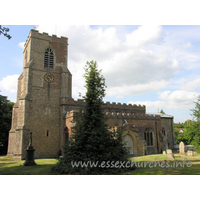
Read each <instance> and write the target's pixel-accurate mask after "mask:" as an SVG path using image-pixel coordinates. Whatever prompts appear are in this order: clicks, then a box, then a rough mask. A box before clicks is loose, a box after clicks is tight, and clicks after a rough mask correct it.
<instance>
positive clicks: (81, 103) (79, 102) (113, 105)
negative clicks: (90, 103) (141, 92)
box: [73, 99, 146, 112]
mask: <svg viewBox="0 0 200 200" xmlns="http://www.w3.org/2000/svg"><path fill="white" fill-rule="evenodd" d="M73 103H74V104H75V105H79V106H84V105H85V102H84V100H83V99H78V100H76V101H74V102H73ZM103 107H104V108H111V109H112V108H116V109H121V110H125V109H126V110H140V111H144V112H145V111H146V106H145V105H140V104H139V105H136V104H134V105H132V104H126V103H123V104H121V103H116V102H112V103H110V102H106V103H104V104H103Z"/></svg>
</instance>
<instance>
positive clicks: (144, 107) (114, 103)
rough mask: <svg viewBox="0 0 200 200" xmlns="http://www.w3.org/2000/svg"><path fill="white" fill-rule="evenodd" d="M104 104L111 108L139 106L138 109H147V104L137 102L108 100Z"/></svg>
mask: <svg viewBox="0 0 200 200" xmlns="http://www.w3.org/2000/svg"><path fill="white" fill-rule="evenodd" d="M104 105H106V107H111V108H116V107H118V108H122V109H128V108H132V109H133V108H137V109H141V110H145V109H146V106H145V105H140V104H139V105H136V104H133V105H132V104H126V103H123V104H121V103H116V102H112V103H110V102H106V103H104Z"/></svg>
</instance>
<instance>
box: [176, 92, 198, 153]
mask: <svg viewBox="0 0 200 200" xmlns="http://www.w3.org/2000/svg"><path fill="white" fill-rule="evenodd" d="M194 103H195V107H194V108H193V109H191V111H192V116H193V120H192V121H187V122H185V123H182V124H180V123H179V124H175V125H174V133H175V138H176V142H177V143H180V142H181V141H183V142H184V143H185V144H186V145H194V146H195V147H196V149H197V150H200V96H199V97H198V98H197V101H196V102H194ZM180 128H183V132H182V133H181V132H180Z"/></svg>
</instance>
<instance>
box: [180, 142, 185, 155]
mask: <svg viewBox="0 0 200 200" xmlns="http://www.w3.org/2000/svg"><path fill="white" fill-rule="evenodd" d="M179 153H180V154H185V145H184V143H183V142H181V143H180V144H179Z"/></svg>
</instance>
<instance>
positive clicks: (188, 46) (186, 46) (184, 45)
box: [182, 42, 192, 48]
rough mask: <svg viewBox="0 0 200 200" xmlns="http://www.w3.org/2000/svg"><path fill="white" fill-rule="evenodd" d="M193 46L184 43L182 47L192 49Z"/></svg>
mask: <svg viewBox="0 0 200 200" xmlns="http://www.w3.org/2000/svg"><path fill="white" fill-rule="evenodd" d="M191 46H192V44H191V43H190V42H187V43H184V44H183V45H182V47H183V48H190V47H191Z"/></svg>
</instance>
